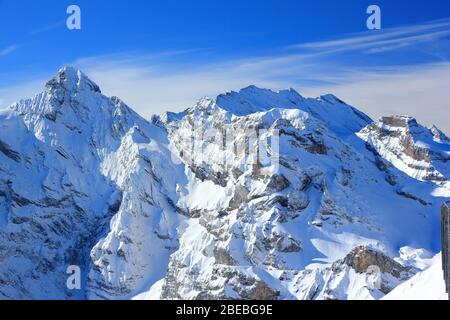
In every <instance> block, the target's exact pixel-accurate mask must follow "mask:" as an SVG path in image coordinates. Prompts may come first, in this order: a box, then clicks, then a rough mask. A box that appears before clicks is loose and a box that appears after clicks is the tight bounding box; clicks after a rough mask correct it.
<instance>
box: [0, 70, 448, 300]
mask: <svg viewBox="0 0 450 320" xmlns="http://www.w3.org/2000/svg"><path fill="white" fill-rule="evenodd" d="M449 159H450V140H449V139H448V138H447V137H446V136H445V134H444V133H443V132H441V131H439V129H437V128H435V127H433V128H431V129H427V128H425V127H423V126H420V125H419V124H418V123H417V122H416V121H415V120H414V119H412V118H409V117H386V118H382V119H381V120H380V121H378V122H373V121H372V120H371V119H370V118H369V117H368V116H366V115H365V114H363V113H362V112H360V111H358V110H357V109H355V108H353V107H351V106H349V105H347V104H346V103H344V102H343V101H341V100H339V99H338V98H337V97H335V96H333V95H325V96H322V97H320V98H317V99H311V98H305V97H302V96H301V95H299V94H298V93H297V92H295V91H294V90H292V89H291V90H286V91H279V92H274V91H270V90H265V89H260V88H257V87H254V86H250V87H247V88H245V89H242V90H240V91H239V92H231V93H227V94H224V95H220V96H218V97H217V98H215V99H210V98H204V99H202V100H200V101H199V102H198V104H197V105H195V106H194V107H192V108H189V109H187V110H185V111H184V112H181V113H166V114H164V115H161V116H154V117H153V118H152V119H151V121H146V120H145V119H143V118H142V117H140V116H139V115H138V114H136V113H135V112H134V111H133V110H132V109H131V108H129V107H128V106H126V105H125V104H124V103H123V102H122V101H120V100H119V99H118V98H115V97H113V98H107V97H105V96H104V95H102V94H101V92H100V89H99V87H98V86H97V85H96V84H95V83H94V82H92V81H91V80H90V79H88V78H87V77H86V76H85V75H84V74H83V73H82V72H80V71H78V70H75V69H73V68H64V69H62V70H60V72H59V73H58V74H57V75H56V76H55V78H53V79H52V80H50V81H49V82H48V83H47V85H46V89H45V91H44V92H43V93H41V94H39V95H37V96H35V97H34V98H32V99H28V100H22V101H20V102H18V103H16V104H14V105H12V106H11V107H10V108H9V109H7V110H4V111H2V112H1V113H0V298H1V299H17V298H19V299H29V298H31V299H37V298H44V299H48V298H68V299H85V298H87V299H132V298H134V299H217V298H225V299H379V298H382V297H384V296H385V295H386V294H388V293H389V292H391V291H392V290H393V289H394V288H396V287H398V286H399V285H401V284H402V283H404V282H405V281H408V280H409V279H411V278H412V277H413V276H414V275H415V274H416V273H418V272H421V271H422V270H424V269H426V268H428V267H429V266H430V265H431V264H430V263H424V261H425V260H426V259H431V257H432V256H433V255H434V254H437V253H438V252H439V250H440V248H439V241H440V235H439V230H440V229H439V207H440V205H441V204H442V202H443V201H445V200H449V198H450V184H449V183H448V178H449V177H450V167H449V161H448V160H449ZM70 265H77V266H79V267H80V268H81V270H82V289H81V290H70V289H68V288H67V287H66V280H67V276H68V275H67V274H66V269H67V267H68V266H70ZM374 279H375V280H374Z"/></svg>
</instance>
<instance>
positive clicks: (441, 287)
mask: <svg viewBox="0 0 450 320" xmlns="http://www.w3.org/2000/svg"><path fill="white" fill-rule="evenodd" d="M443 278H444V274H443V272H442V257H441V254H438V255H436V256H435V257H434V259H433V261H432V265H431V267H429V268H427V269H426V270H424V271H422V272H419V273H418V274H416V275H415V276H414V277H412V278H411V279H409V280H408V281H406V282H404V283H402V284H400V285H399V286H398V287H396V288H395V289H394V290H392V291H391V292H390V293H389V294H387V295H386V296H385V297H384V298H383V300H448V294H447V293H446V292H445V282H444V281H443Z"/></svg>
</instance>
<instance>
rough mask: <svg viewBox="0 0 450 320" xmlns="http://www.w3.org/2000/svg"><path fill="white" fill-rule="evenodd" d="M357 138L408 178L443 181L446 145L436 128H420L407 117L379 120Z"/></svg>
mask: <svg viewBox="0 0 450 320" xmlns="http://www.w3.org/2000/svg"><path fill="white" fill-rule="evenodd" d="M359 136H360V137H361V138H362V139H364V140H365V141H367V142H368V143H369V144H370V145H371V146H372V147H373V148H374V151H375V152H377V153H378V154H379V155H381V157H382V158H384V159H386V160H388V161H389V162H391V163H392V164H393V165H394V166H396V167H397V168H399V169H400V170H402V171H405V172H406V173H407V174H409V175H410V176H412V177H414V178H417V179H421V180H426V181H435V182H446V181H447V177H446V175H445V174H446V172H448V170H449V168H450V167H449V160H450V141H449V139H448V138H447V137H446V136H445V134H444V133H442V132H441V131H440V130H439V129H437V128H436V127H433V128H432V129H427V128H424V127H422V126H421V125H419V124H418V123H417V121H416V120H415V119H414V118H411V117H401V116H396V117H383V118H381V119H380V120H379V121H378V122H375V123H373V124H371V125H369V126H368V127H367V128H365V129H363V130H362V131H361V132H360V133H359Z"/></svg>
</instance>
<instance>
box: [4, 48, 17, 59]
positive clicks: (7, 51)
mask: <svg viewBox="0 0 450 320" xmlns="http://www.w3.org/2000/svg"><path fill="white" fill-rule="evenodd" d="M16 49H17V46H15V45H12V46H9V47H6V48H4V49H2V50H0V57H4V56H7V55H8V54H10V53H12V52H14V51H16Z"/></svg>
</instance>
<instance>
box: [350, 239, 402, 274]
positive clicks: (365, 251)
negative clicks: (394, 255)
mask: <svg viewBox="0 0 450 320" xmlns="http://www.w3.org/2000/svg"><path fill="white" fill-rule="evenodd" d="M343 262H344V263H345V264H346V265H348V266H349V267H352V268H353V269H354V270H355V271H356V272H358V273H366V272H367V270H368V269H369V267H371V266H376V267H378V268H380V271H381V272H383V273H385V272H386V273H389V274H391V275H393V276H394V277H396V278H401V276H402V273H406V272H408V271H409V268H406V267H403V266H402V265H401V264H399V263H398V262H396V261H394V260H393V259H391V258H389V257H388V256H386V255H385V254H383V253H382V252H380V251H377V250H374V249H371V248H368V247H365V246H359V247H357V248H355V249H354V250H352V252H350V253H349V254H348V255H347V256H345V258H344V259H343Z"/></svg>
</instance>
